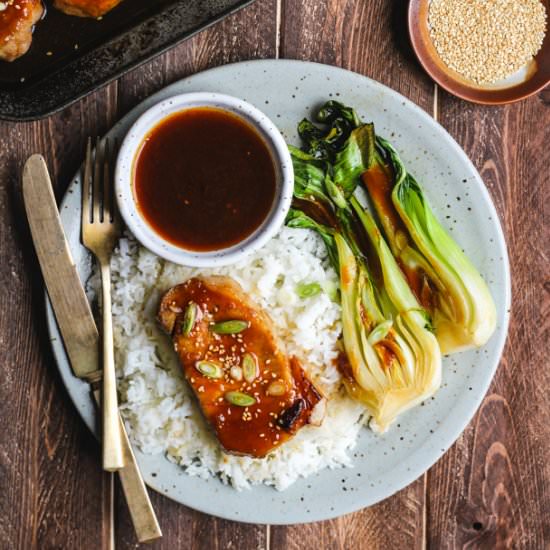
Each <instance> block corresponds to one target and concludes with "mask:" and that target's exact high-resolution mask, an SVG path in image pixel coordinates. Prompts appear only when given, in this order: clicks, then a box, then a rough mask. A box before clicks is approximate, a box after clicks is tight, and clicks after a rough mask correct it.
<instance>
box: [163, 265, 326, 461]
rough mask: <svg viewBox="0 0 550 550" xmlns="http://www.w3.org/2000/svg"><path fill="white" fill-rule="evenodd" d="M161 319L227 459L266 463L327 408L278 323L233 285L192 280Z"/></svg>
mask: <svg viewBox="0 0 550 550" xmlns="http://www.w3.org/2000/svg"><path fill="white" fill-rule="evenodd" d="M158 319H159V322H160V324H161V325H162V327H163V328H164V329H165V330H166V332H168V333H169V334H170V335H171V336H172V339H173V343H174V347H175V350H176V352H177V354H178V357H179V360H180V362H181V365H182V367H183V371H184V374H185V377H186V379H187V381H188V382H189V384H190V385H191V387H192V388H193V391H194V392H195V395H196V396H197V398H198V401H199V404H200V406H201V409H202V412H203V414H204V416H205V417H206V419H207V420H208V422H209V423H210V425H211V426H212V428H213V429H214V431H215V433H216V435H217V437H218V440H219V441H220V444H221V445H222V447H223V448H224V449H225V450H226V451H227V452H229V453H233V454H239V455H249V456H253V457H264V456H265V455H267V454H268V453H269V452H270V451H272V450H273V449H275V448H276V447H278V446H279V445H280V444H281V443H283V442H285V441H287V440H288V439H290V438H291V437H292V436H293V435H294V434H295V433H296V432H297V431H298V430H299V429H300V428H301V427H302V426H303V425H304V424H306V423H308V422H311V421H312V419H313V416H318V413H319V410H318V409H322V408H324V407H323V405H324V404H325V403H324V398H323V397H322V396H321V394H320V392H319V391H318V390H317V389H316V388H315V386H314V385H313V383H312V382H311V381H310V380H309V379H308V377H307V376H306V373H305V372H304V370H303V369H302V367H301V365H300V363H299V361H298V360H297V359H296V358H295V357H290V358H289V357H288V356H287V355H286V353H285V352H284V348H283V346H282V343H281V342H280V341H279V339H278V338H277V336H276V334H275V330H274V327H273V323H272V321H271V319H270V318H269V317H268V315H267V314H266V313H265V312H263V311H262V309H261V308H260V307H259V306H258V305H256V304H255V303H254V302H253V301H252V300H251V299H250V298H249V297H248V296H247V295H246V294H245V292H244V291H243V290H242V288H241V287H240V286H239V285H238V284H237V283H236V282H235V281H233V280H232V279H230V278H228V277H219V276H214V277H204V278H193V279H189V280H188V281H186V282H185V283H183V284H180V285H177V286H175V287H173V288H171V289H170V290H168V292H166V294H165V295H164V296H163V298H162V300H161V304H160V308H159V313H158ZM314 408H315V409H317V410H316V412H315V415H313V416H312V412H313V410H314Z"/></svg>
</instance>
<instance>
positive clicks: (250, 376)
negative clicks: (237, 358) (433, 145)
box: [242, 353, 260, 382]
mask: <svg viewBox="0 0 550 550" xmlns="http://www.w3.org/2000/svg"><path fill="white" fill-rule="evenodd" d="M242 364H243V374H244V379H245V380H246V381H247V382H253V381H254V380H255V379H256V378H257V377H258V375H259V374H260V373H259V369H258V359H257V358H256V356H255V355H254V354H253V353H245V354H244V355H243V363H242Z"/></svg>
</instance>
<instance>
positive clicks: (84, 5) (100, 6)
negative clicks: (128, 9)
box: [53, 0, 122, 17]
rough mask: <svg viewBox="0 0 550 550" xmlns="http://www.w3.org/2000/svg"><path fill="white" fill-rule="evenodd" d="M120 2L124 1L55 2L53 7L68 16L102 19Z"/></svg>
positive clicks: (85, 0) (80, 0) (78, 0)
mask: <svg viewBox="0 0 550 550" xmlns="http://www.w3.org/2000/svg"><path fill="white" fill-rule="evenodd" d="M120 2H122V0H55V1H54V4H53V5H54V6H55V7H56V8H57V9H58V10H61V11H62V12H64V13H66V14H67V15H78V16H79V17H100V16H102V15H104V14H105V13H107V12H108V11H111V10H112V9H113V8H114V7H115V6H117V5H118V4H120Z"/></svg>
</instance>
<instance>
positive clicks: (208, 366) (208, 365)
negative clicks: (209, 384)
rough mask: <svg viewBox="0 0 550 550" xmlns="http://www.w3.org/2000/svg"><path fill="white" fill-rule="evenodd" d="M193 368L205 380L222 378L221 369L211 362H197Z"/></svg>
mask: <svg viewBox="0 0 550 550" xmlns="http://www.w3.org/2000/svg"><path fill="white" fill-rule="evenodd" d="M195 368H196V369H197V370H198V371H199V372H200V373H201V374H204V376H206V377H207V378H221V377H222V376H223V371H222V368H221V367H220V366H219V365H218V364H217V363H214V362H213V361H197V362H196V364H195Z"/></svg>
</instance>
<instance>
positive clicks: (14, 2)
mask: <svg viewBox="0 0 550 550" xmlns="http://www.w3.org/2000/svg"><path fill="white" fill-rule="evenodd" d="M43 14H44V6H43V5H42V2H41V0H0V59H3V60H4V61H14V60H15V59H17V58H18V57H21V56H22V55H23V54H25V53H27V50H28V49H29V48H30V46H31V42H32V31H33V28H34V25H35V24H36V22H37V21H38V20H39V19H40V18H41V17H42V15H43Z"/></svg>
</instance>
